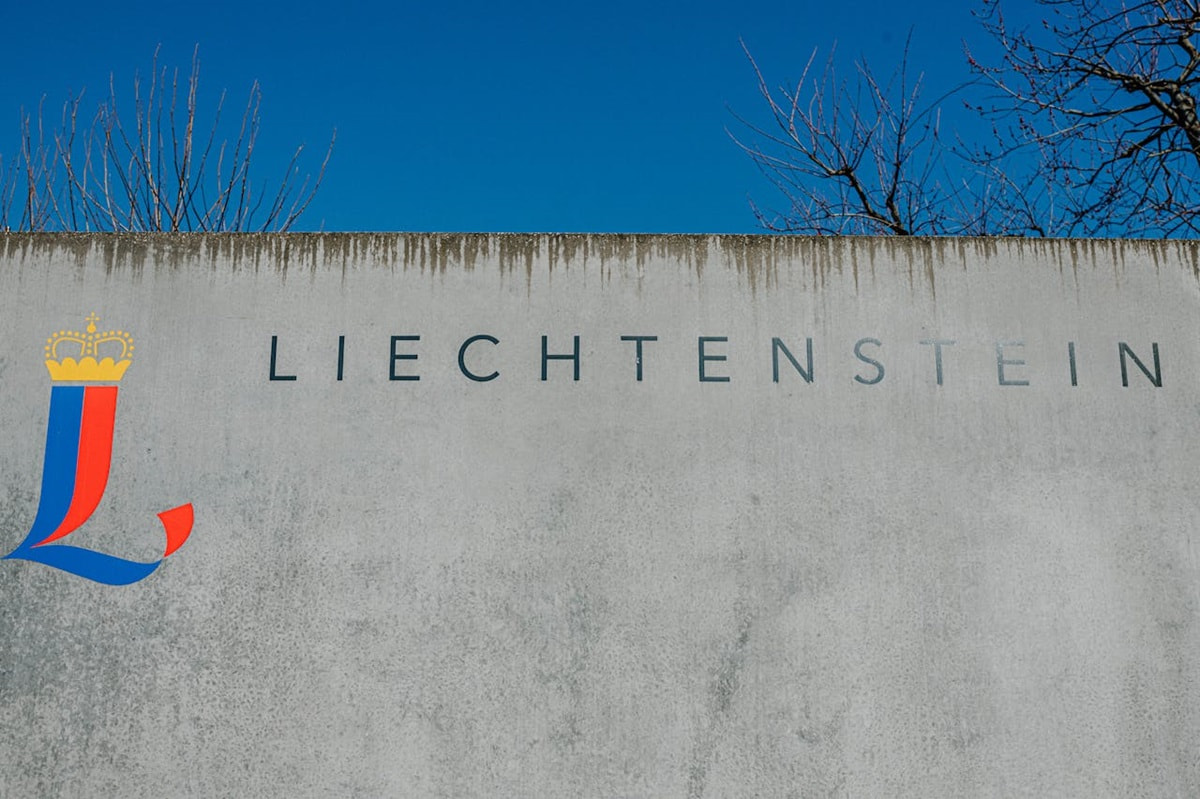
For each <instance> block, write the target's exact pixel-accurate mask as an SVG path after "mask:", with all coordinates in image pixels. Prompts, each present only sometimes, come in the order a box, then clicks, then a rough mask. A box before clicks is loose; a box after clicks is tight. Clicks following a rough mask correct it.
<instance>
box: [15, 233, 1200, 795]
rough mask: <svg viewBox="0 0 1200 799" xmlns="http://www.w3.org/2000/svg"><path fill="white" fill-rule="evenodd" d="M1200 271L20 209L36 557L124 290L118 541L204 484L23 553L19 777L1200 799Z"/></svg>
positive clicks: (19, 471)
mask: <svg viewBox="0 0 1200 799" xmlns="http://www.w3.org/2000/svg"><path fill="white" fill-rule="evenodd" d="M1198 270H1200V247H1197V246H1196V245H1186V244H1171V243H1168V244H1162V243H1144V242H1074V241H1058V242H1031V241H1021V240H996V241H980V240H961V241H957V240H936V241H929V240H919V241H900V240H868V239H833V240H816V241H814V240H807V239H785V238H768V237H762V238H743V237H641V236H548V237H547V236H486V235H480V236H456V235H441V236H437V235H397V236H391V235H344V236H343V235H328V236H307V235H296V236H246V237H204V236H194V237H192V236H188V237H101V236H92V237H87V236H78V237H64V236H47V237H39V236H15V235H11V236H5V237H0V385H2V386H3V397H4V400H3V402H2V403H0V430H3V434H4V447H3V449H2V450H0V452H2V454H0V496H2V497H3V502H2V503H0V520H2V521H3V524H2V525H0V538H2V540H0V545H2V548H3V550H4V552H8V551H10V550H12V549H13V548H14V547H16V546H17V545H18V544H19V543H20V542H21V540H22V539H23V538H24V537H25V535H26V533H27V532H28V531H29V530H30V525H31V522H32V520H33V518H34V515H35V513H36V510H37V508H38V506H39V491H40V486H41V474H42V466H43V463H42V461H43V453H44V451H45V448H46V429H47V418H48V417H47V403H48V398H49V396H50V387H51V384H50V380H49V376H48V374H47V371H46V368H45V366H44V365H43V347H44V344H45V342H46V338H47V336H48V335H50V334H51V333H54V332H56V331H59V330H62V329H82V328H81V326H82V325H83V324H84V323H83V317H84V316H86V315H87V314H88V313H90V312H95V313H97V314H99V315H100V317H101V319H102V321H101V322H100V326H101V327H102V328H106V327H108V326H111V327H117V328H120V329H123V330H125V331H128V332H129V333H131V334H132V335H133V336H134V337H135V339H136V344H135V346H136V353H135V357H134V362H133V365H132V366H131V367H130V368H129V371H128V373H127V374H126V376H125V378H124V379H123V381H121V383H120V404H119V408H118V411H117V420H116V428H115V433H114V453H113V456H112V471H111V477H110V480H109V484H108V488H107V492H106V494H105V496H104V500H103V502H102V503H101V505H100V507H99V509H98V510H97V511H96V513H95V514H94V516H93V517H92V518H91V520H90V521H89V522H88V523H87V524H86V525H85V526H84V527H83V528H81V529H80V530H79V531H78V532H77V533H75V534H73V536H72V537H71V539H70V540H71V541H73V542H74V543H76V544H78V545H79V546H82V547H85V548H91V549H95V550H99V551H103V552H106V553H110V554H114V555H118V556H121V557H124V558H129V559H135V560H143V561H152V560H154V559H156V558H159V557H161V555H162V547H163V541H162V535H163V534H162V529H161V527H159V525H158V522H157V521H156V520H155V519H154V514H155V513H157V512H158V511H161V510H163V509H165V508H169V507H173V506H175V505H180V504H182V503H185V502H190V503H192V504H193V506H194V508H195V526H194V531H193V532H192V535H191V538H190V539H189V540H188V541H187V543H186V544H185V545H184V546H183V547H182V548H181V549H180V550H179V551H178V552H177V553H176V554H174V555H172V556H171V557H170V558H168V559H167V560H166V561H165V562H164V563H163V564H162V565H161V566H160V567H159V568H158V570H157V571H156V572H155V573H153V574H152V575H151V576H150V577H148V578H147V579H145V580H143V581H141V582H137V583H134V584H132V585H129V586H124V587H112V586H106V585H99V584H96V583H93V582H90V581H88V580H85V579H82V578H80V577H77V576H74V575H72V574H68V573H64V572H62V571H58V570H55V569H52V568H49V567H47V566H45V565H42V564H40V563H34V562H28V561H23V560H0V592H2V593H0V795H2V796H11V797H30V796H79V797H95V796H123V797H143V796H144V797H162V796H182V795H196V796H288V797H293V796H404V797H424V796H429V797H464V796H465V797H469V796H487V797H532V796H537V797H566V796H581V797H617V796H621V797H734V796H737V797H741V796H763V797H818V796H853V797H877V796H878V797H962V796H996V797H1011V796H1038V797H1049V796H1064V797H1076V796H1088V797H1093V796H1096V797H1099V796H1113V797H1131V796H1173V797H1174V796H1191V795H1194V793H1195V790H1196V786H1197V785H1200V751H1198V746H1200V744H1198V743H1197V742H1198V741H1200V684H1198V680H1200V676H1198V668H1200V632H1198V627H1197V614H1198V602H1200V566H1198V564H1197V548H1198V546H1200V541H1198V536H1197V529H1196V528H1197V519H1198V511H1200V493H1198V491H1197V479H1198V478H1197V466H1198V465H1200V455H1198V454H1197V447H1198V445H1200V395H1198V392H1197V387H1198V386H1200V336H1198V335H1197V333H1198V332H1200V278H1198V276H1197V275H1198ZM477 335H487V336H490V337H492V338H494V339H496V341H498V343H492V342H491V341H490V340H488V339H477V340H475V341H474V342H473V343H472V344H470V345H469V346H468V347H467V348H466V350H465V352H463V354H462V359H463V360H462V366H463V367H464V368H465V369H466V371H469V372H471V373H472V374H474V375H476V376H477V377H486V376H490V375H491V374H492V373H493V372H498V373H499V374H498V376H497V377H495V379H492V380H487V381H477V380H472V379H469V378H468V377H467V376H466V375H465V374H464V371H463V369H461V368H460V363H459V354H460V348H461V347H462V345H463V343H464V342H465V341H467V340H468V339H470V338H472V337H474V336H477ZM393 336H409V337H412V336H419V339H412V338H401V339H396V340H393ZM543 336H545V337H546V344H545V348H546V352H547V354H549V355H555V354H557V355H568V354H570V353H572V351H573V349H574V337H575V336H578V337H579V345H578V347H579V357H578V368H579V379H578V380H577V381H576V380H574V379H573V377H574V371H575V365H576V361H575V360H571V359H550V360H548V361H547V362H546V364H545V366H546V377H547V379H546V380H545V381H543V380H542V367H543V358H542V348H543V343H542V337H543ZM622 336H626V337H635V336H643V337H644V336H656V337H657V340H653V341H651V340H648V339H643V340H642V342H641V346H642V359H641V368H642V380H641V381H638V380H637V369H638V363H637V361H636V358H635V356H636V347H637V346H638V342H637V341H635V340H626V341H623V340H622ZM339 337H344V338H342V339H341V341H342V346H341V353H342V357H341V377H342V379H341V380H338V379H337V378H338V366H339ZM701 338H704V339H706V340H705V341H703V342H701V341H700V339H701ZM809 338H811V340H812V368H811V372H810V370H809V367H808V356H807V347H808V344H807V340H808V339H809ZM721 339H725V340H721ZM773 339H779V343H778V344H773ZM272 341H274V350H275V371H274V375H273V376H274V377H276V378H284V377H294V378H295V379H294V380H285V379H271V378H272V373H271V355H272ZM933 341H946V342H948V341H953V342H954V343H953V344H949V343H944V344H940V345H935V344H932V343H924V344H923V343H922V342H933ZM1015 342H1021V343H1019V344H1018V343H1015ZM998 343H999V344H998ZM780 345H782V347H783V348H786V350H787V353H790V354H791V356H792V357H793V358H794V359H795V361H796V364H798V366H799V367H801V368H800V369H798V368H797V366H796V365H793V363H792V361H791V360H789V358H788V355H787V353H785V352H784V351H783V349H781V347H780ZM998 346H999V349H998ZM702 348H703V349H702ZM856 348H857V352H858V354H859V355H860V356H862V357H856ZM702 351H703V356H704V360H702V358H701V352H702ZM939 352H940V360H941V385H939V384H938V368H937V361H938V353H939ZM1156 352H1157V357H1158V363H1157V366H1156V365H1155V360H1154V359H1155V353H1156ZM393 354H394V355H395V356H397V357H393ZM414 355H415V356H416V358H412V357H403V356H414ZM773 356H774V358H773ZM720 358H724V360H720ZM868 359H869V360H868ZM872 361H874V362H875V363H872ZM1139 363H1140V364H1141V365H1140V366H1139ZM875 364H878V365H875ZM776 366H777V370H776V368H775V367H776ZM1123 366H1124V377H1123ZM881 368H882V379H881V380H880V379H878V378H879V377H880V375H881V372H880V369H881ZM701 370H703V375H704V377H705V380H703V381H702V380H701V379H700V376H701ZM802 371H803V372H807V373H808V377H811V382H809V380H808V379H806V376H805V375H804V374H802V373H801V372H802ZM776 372H777V373H776ZM392 376H395V377H398V378H399V377H419V379H418V380H411V379H410V380H403V379H391V378H392ZM776 377H778V381H777V382H776V379H775V378H776ZM714 378H728V380H727V381H722V380H719V379H714ZM1125 383H1128V385H1125ZM1159 383H1161V386H1160V385H1158V384H1159ZM1073 384H1074V385H1073ZM0 554H2V553H0Z"/></svg>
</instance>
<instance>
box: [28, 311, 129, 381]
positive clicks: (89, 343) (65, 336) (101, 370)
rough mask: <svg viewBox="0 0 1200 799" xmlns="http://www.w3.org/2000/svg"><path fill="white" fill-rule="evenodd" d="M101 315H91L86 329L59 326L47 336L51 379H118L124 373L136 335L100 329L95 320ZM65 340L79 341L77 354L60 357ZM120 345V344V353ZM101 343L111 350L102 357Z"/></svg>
mask: <svg viewBox="0 0 1200 799" xmlns="http://www.w3.org/2000/svg"><path fill="white" fill-rule="evenodd" d="M99 319H100V317H98V316H96V314H91V315H90V316H88V318H87V319H86V320H85V321H86V322H87V323H88V325H87V332H86V333H80V332H79V331H77V330H60V331H58V332H57V333H55V334H54V335H52V336H51V337H50V338H48V339H46V368H47V369H48V370H50V379H51V380H52V381H54V382H56V383H57V382H60V381H69V382H73V383H115V382H117V381H118V380H120V379H121V378H122V377H123V376H124V375H125V370H126V369H128V368H129V364H131V363H133V336H131V335H129V334H128V333H125V332H123V331H121V330H106V331H104V332H103V333H98V332H96V322H97V321H99ZM64 343H67V344H74V345H78V347H79V352H78V353H75V355H76V357H74V358H71V357H64V358H62V360H59V354H58V347H59V345H60V344H64ZM118 345H120V347H121V352H120V355H119V356H118V355H117V346H118ZM100 347H104V349H105V352H106V353H109V354H106V355H105V356H104V357H103V358H101V357H100V356H101V353H100Z"/></svg>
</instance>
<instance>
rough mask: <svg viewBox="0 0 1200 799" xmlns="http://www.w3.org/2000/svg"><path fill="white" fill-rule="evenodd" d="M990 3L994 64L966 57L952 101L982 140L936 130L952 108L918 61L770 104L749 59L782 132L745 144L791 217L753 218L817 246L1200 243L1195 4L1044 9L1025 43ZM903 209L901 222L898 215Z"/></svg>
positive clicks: (1023, 34)
mask: <svg viewBox="0 0 1200 799" xmlns="http://www.w3.org/2000/svg"><path fill="white" fill-rule="evenodd" d="M980 1H981V3H982V6H981V12H980V14H979V17H980V19H981V22H982V25H983V30H984V32H985V33H986V34H987V35H988V36H989V37H990V39H991V40H992V41H994V42H995V43H996V44H998V45H999V52H1000V57H999V61H998V62H997V63H995V64H987V63H984V62H983V61H982V60H981V59H977V58H975V57H974V56H973V55H972V54H971V53H970V52H968V53H967V56H966V60H967V67H968V69H969V70H970V73H968V74H969V77H970V78H971V79H969V80H967V81H965V82H964V83H963V84H962V85H960V86H959V87H958V88H957V89H956V90H955V91H954V92H952V93H951V96H952V97H953V99H954V101H955V102H956V103H958V102H961V103H963V104H965V105H967V106H969V107H970V108H972V109H974V110H976V111H978V112H979V113H981V114H982V115H983V116H984V118H985V119H986V120H987V121H988V122H989V123H990V127H991V131H992V136H991V138H989V139H988V140H987V141H983V142H962V141H960V140H959V139H958V138H957V137H955V136H953V135H946V134H945V133H943V132H942V131H940V130H939V125H938V120H939V118H940V116H941V113H940V109H941V108H942V107H943V106H944V105H945V103H946V100H947V97H942V98H938V99H937V100H935V101H933V102H931V103H923V102H922V101H921V100H920V97H919V88H920V79H919V78H918V79H917V80H916V81H914V82H912V84H911V85H909V84H907V83H906V81H905V75H906V73H907V64H906V63H902V64H901V66H900V67H899V69H898V70H897V71H896V73H895V75H893V77H892V78H891V79H890V80H889V81H884V82H881V81H879V80H877V79H876V78H875V76H874V75H873V74H872V73H871V71H870V70H869V69H867V67H866V65H865V64H863V63H861V62H860V64H859V65H858V72H857V74H856V77H855V81H854V82H853V83H850V84H839V83H837V82H836V81H835V80H834V78H833V74H832V66H827V68H826V71H825V72H824V73H823V74H822V75H821V76H820V77H819V78H817V79H815V80H811V81H810V82H808V83H806V82H805V81H806V80H807V79H808V77H807V76H808V75H809V73H810V69H809V68H806V69H805V71H804V73H803V74H804V76H805V77H804V78H802V80H801V82H800V84H798V85H797V87H796V89H794V90H787V89H777V90H770V89H769V88H768V85H767V83H766V81H765V80H764V79H763V76H762V73H761V71H759V69H758V67H757V65H756V64H754V62H753V59H751V64H752V65H753V66H754V69H755V75H756V76H757V78H758V81H759V89H760V91H761V92H762V93H763V96H764V97H765V98H766V100H767V105H768V109H769V112H770V119H771V120H772V125H771V126H770V129H769V130H768V129H765V128H763V127H759V126H755V125H752V124H747V128H748V129H749V131H750V132H751V134H752V135H751V136H749V137H748V140H747V141H745V142H739V143H741V145H742V147H743V149H745V150H746V152H748V153H749V155H750V156H751V158H753V159H754V161H755V162H756V163H757V164H758V165H759V166H760V167H761V168H762V169H763V170H764V171H765V172H766V173H767V174H768V175H769V176H771V177H772V179H773V180H774V182H775V184H776V186H778V187H779V188H780V189H781V190H782V191H783V196H784V197H785V199H786V203H787V205H786V208H785V209H784V210H783V211H782V212H779V213H778V214H776V215H768V214H763V213H762V212H760V211H758V210H757V209H756V213H758V214H759V219H760V222H761V223H762V224H764V226H766V227H767V228H769V229H773V230H787V231H792V232H808V233H816V234H821V233H846V232H858V233H885V234H906V233H928V234H938V235H959V234H976V235H1035V236H1066V235H1075V236H1078V235H1084V236H1152V237H1159V236H1191V235H1196V234H1197V233H1200V117H1198V116H1197V111H1196V93H1197V85H1198V83H1200V74H1198V72H1200V36H1198V35H1197V34H1198V31H1200V0H1038V5H1039V6H1041V7H1042V10H1043V11H1044V12H1046V15H1047V17H1046V19H1045V20H1044V22H1043V24H1042V26H1041V27H1039V28H1032V29H1029V28H1026V29H1020V30H1014V29H1012V28H1010V26H1009V25H1008V24H1007V23H1006V19H1005V16H1004V14H1003V11H1002V7H1001V2H1000V0H980ZM906 52H907V50H906ZM906 61H907V58H906V59H905V62H906ZM811 64H812V62H811V60H810V62H809V67H811ZM881 142H886V144H881ZM859 187H863V190H862V191H860V190H859ZM900 198H906V199H907V201H908V206H907V211H906V210H905V208H904V206H903V205H897V209H896V210H893V209H892V208H891V207H890V206H889V204H888V202H889V200H892V199H896V200H899V199H900ZM831 220H836V221H837V223H836V224H831Z"/></svg>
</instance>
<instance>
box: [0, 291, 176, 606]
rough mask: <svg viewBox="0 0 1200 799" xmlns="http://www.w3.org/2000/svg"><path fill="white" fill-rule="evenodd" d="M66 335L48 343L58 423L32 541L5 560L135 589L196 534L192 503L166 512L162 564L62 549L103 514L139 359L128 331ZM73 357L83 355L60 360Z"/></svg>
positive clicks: (52, 424) (53, 420)
mask: <svg viewBox="0 0 1200 799" xmlns="http://www.w3.org/2000/svg"><path fill="white" fill-rule="evenodd" d="M97 321H98V318H97V317H96V315H95V314H92V315H91V316H89V317H88V318H87V323H88V325H87V331H86V332H84V333H80V332H78V331H73V330H60V331H59V332H57V333H55V334H54V335H52V336H51V337H50V338H49V339H47V340H46V368H47V369H48V370H49V371H50V380H51V381H52V383H51V388H50V421H49V424H48V426H47V430H46V453H45V459H44V462H43V466H42V494H41V498H40V500H39V502H38V509H37V515H36V516H35V517H34V520H33V526H32V528H31V529H30V530H29V534H28V535H26V536H25V540H24V541H22V542H21V544H20V545H19V546H18V547H17V548H16V549H15V550H13V551H12V552H11V553H9V554H8V555H6V556H5V559H14V558H15V559H20V560H30V561H34V562H36V563H42V564H45V565H47V566H52V567H54V568H56V569H61V570H63V571H65V572H70V573H71V574H74V575H77V576H79V577H83V578H86V579H88V580H93V581H95V582H98V583H104V584H106V585H128V584H129V583H134V582H137V581H138V580H141V579H143V578H145V577H147V576H149V575H150V573H151V572H153V571H154V570H155V569H157V568H158V566H159V564H161V563H162V562H163V560H165V559H166V558H167V557H168V556H170V555H171V553H173V552H175V550H177V549H179V547H181V546H182V545H183V542H184V541H186V540H187V537H188V535H189V534H190V533H191V532H192V518H193V514H192V506H191V503H188V504H186V505H180V506H179V507H177V508H171V509H170V510H166V511H163V512H162V513H160V514H158V518H159V519H160V520H161V521H162V525H163V528H164V529H165V531H166V535H167V544H166V548H165V550H164V551H163V556H162V558H161V559H159V560H156V561H152V562H150V563H144V562H141V561H133V560H126V559H124V558H118V557H115V556H113V555H108V554H105V553H103V552H98V551H96V550H92V549H85V548H83V547H77V546H71V545H69V544H60V543H55V542H57V541H60V540H62V539H64V538H66V537H67V536H69V535H70V534H71V533H73V532H75V531H76V530H78V529H79V528H80V527H81V526H82V525H83V524H84V522H86V521H87V520H88V519H89V518H90V517H91V515H92V513H94V512H95V510H96V508H97V506H99V504H100V500H101V498H102V497H103V496H104V489H105V487H106V486H107V485H108V472H109V466H110V464H111V462H112V451H113V424H114V422H115V421H116V415H117V388H118V385H117V384H118V383H120V381H121V378H122V377H124V375H125V370H126V369H128V368H129V365H130V363H132V359H133V337H132V336H130V335H129V334H128V333H125V332H123V331H120V330H108V331H105V332H99V331H97V329H96V322H97ZM60 349H62V350H65V351H68V350H69V351H70V352H72V353H74V355H75V356H77V357H71V356H70V355H67V356H65V357H64V356H63V355H60V352H59V350H60Z"/></svg>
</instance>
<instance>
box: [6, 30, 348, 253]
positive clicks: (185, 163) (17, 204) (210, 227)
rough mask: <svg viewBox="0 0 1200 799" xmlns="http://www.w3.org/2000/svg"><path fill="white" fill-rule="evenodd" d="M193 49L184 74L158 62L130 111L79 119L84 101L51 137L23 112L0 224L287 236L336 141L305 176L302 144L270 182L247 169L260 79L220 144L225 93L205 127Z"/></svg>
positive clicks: (100, 110)
mask: <svg viewBox="0 0 1200 799" xmlns="http://www.w3.org/2000/svg"><path fill="white" fill-rule="evenodd" d="M199 85H200V62H199V56H198V52H196V53H194V54H193V56H192V64H191V70H190V72H189V73H188V74H187V76H186V77H183V78H181V76H180V72H179V70H178V69H173V70H169V69H167V68H166V67H160V65H159V63H158V57H157V53H156V54H155V58H154V62H153V65H152V69H151V71H150V78H149V82H148V83H147V82H146V81H145V80H144V79H142V78H140V77H138V78H135V80H134V82H133V90H132V108H130V109H128V110H127V109H126V108H125V107H124V106H123V105H122V104H120V103H119V102H118V92H117V89H116V84H115V80H113V79H110V82H109V87H108V88H109V90H108V96H107V97H106V98H105V100H104V101H103V102H101V103H100V104H99V106H98V107H97V108H96V110H95V112H94V113H93V114H92V115H91V116H90V118H85V117H84V116H83V114H84V113H85V110H84V105H83V100H84V96H83V94H80V95H77V96H75V97H72V98H70V99H69V100H67V102H66V103H64V105H63V108H62V113H61V117H60V119H59V120H58V122H57V124H56V125H55V126H54V127H53V128H52V129H50V130H47V129H46V126H45V124H44V119H45V114H44V109H43V108H42V107H39V108H38V110H37V113H36V114H34V115H30V114H25V113H23V114H22V117H21V145H20V148H19V149H18V152H17V155H16V157H15V158H14V157H11V156H10V157H9V158H8V159H7V161H5V160H0V229H12V230H18V231H42V230H81V231H113V232H116V231H268V230H269V231H285V230H288V229H290V228H291V227H292V226H293V225H294V224H295V223H296V221H297V220H298V219H299V218H300V216H301V215H302V214H303V213H304V211H305V209H306V208H307V207H308V205H309V203H310V202H311V201H312V199H313V197H314V196H315V195H316V193H317V191H318V189H319V188H320V186H321V182H322V180H323V178H324V175H325V169H326V167H327V165H328V163H329V158H330V156H331V155H332V153H333V145H334V138H333V137H331V138H330V142H329V146H328V148H327V149H326V151H325V154H324V158H323V159H322V160H321V163H320V167H319V169H318V170H317V172H316V174H315V175H312V174H306V175H303V176H301V173H300V163H301V161H302V156H303V155H304V145H300V146H299V147H297V148H296V150H295V151H294V152H293V153H292V156H291V159H290V161H289V163H288V165H287V169H286V171H285V173H284V175H283V176H282V178H281V179H279V180H278V181H277V182H275V183H270V184H264V183H262V182H260V181H259V180H258V179H257V177H255V176H254V175H253V174H252V172H251V167H252V165H253V163H254V156H255V147H256V144H257V141H258V134H259V127H260V119H261V118H260V109H261V102H262V92H261V90H260V88H259V85H258V83H257V82H255V83H254V84H253V85H252V86H251V89H250V92H249V97H248V99H247V101H246V104H245V106H244V107H243V108H242V111H241V117H240V122H239V123H238V125H237V132H236V135H233V136H231V137H221V132H222V124H221V116H222V113H223V111H224V108H225V93H224V92H222V93H221V95H220V98H219V100H218V101H217V104H216V108H215V110H214V111H213V113H212V119H211V121H205V120H204V119H203V118H202V116H201V111H200V108H199V104H198V101H197V94H198V89H199Z"/></svg>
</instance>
